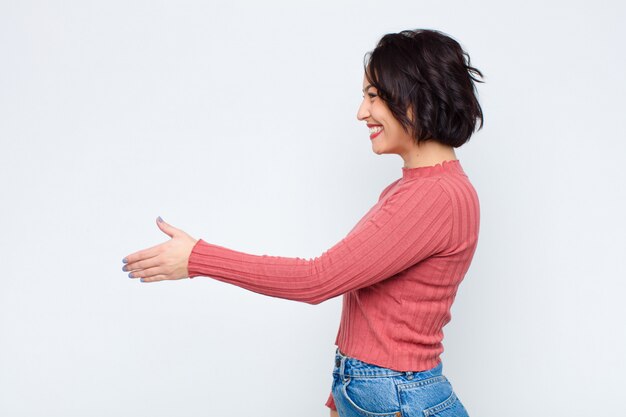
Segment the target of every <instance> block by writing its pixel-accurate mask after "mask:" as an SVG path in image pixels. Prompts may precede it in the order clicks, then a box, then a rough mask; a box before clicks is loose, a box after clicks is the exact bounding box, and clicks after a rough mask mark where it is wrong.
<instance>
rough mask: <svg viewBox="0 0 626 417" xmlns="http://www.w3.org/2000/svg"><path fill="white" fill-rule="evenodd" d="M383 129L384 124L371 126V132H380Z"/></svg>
mask: <svg viewBox="0 0 626 417" xmlns="http://www.w3.org/2000/svg"><path fill="white" fill-rule="evenodd" d="M381 130H383V127H382V126H374V127H370V134H372V133H376V132H380V131H381Z"/></svg>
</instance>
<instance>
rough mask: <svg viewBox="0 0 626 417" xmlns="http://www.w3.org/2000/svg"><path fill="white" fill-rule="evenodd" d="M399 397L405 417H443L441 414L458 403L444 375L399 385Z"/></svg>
mask: <svg viewBox="0 0 626 417" xmlns="http://www.w3.org/2000/svg"><path fill="white" fill-rule="evenodd" d="M398 396H399V398H400V405H401V407H402V415H403V417H429V416H440V415H441V416H443V415H444V414H440V413H442V412H443V411H444V410H446V409H447V408H449V407H451V406H453V405H454V403H455V401H457V398H456V395H455V393H454V391H453V390H452V385H451V384H450V382H449V381H448V379H447V378H446V377H445V376H444V375H437V376H434V377H431V378H426V379H422V380H419V381H414V382H408V383H401V384H398ZM459 404H460V403H459ZM450 415H451V416H452V415H453V416H455V417H456V415H454V414H450ZM462 415H463V414H460V415H459V416H462ZM445 416H446V417H447V416H448V414H445Z"/></svg>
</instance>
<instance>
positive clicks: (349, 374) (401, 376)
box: [332, 348, 469, 417]
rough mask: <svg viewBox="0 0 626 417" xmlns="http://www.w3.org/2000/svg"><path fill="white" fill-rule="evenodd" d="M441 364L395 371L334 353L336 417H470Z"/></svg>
mask: <svg viewBox="0 0 626 417" xmlns="http://www.w3.org/2000/svg"><path fill="white" fill-rule="evenodd" d="M442 369H443V363H441V362H440V363H439V365H437V366H435V367H434V368H431V369H427V370H425V371H415V372H413V371H405V372H401V371H394V370H392V369H388V368H382V367H380V366H376V365H371V364H369V363H365V362H362V361H360V360H358V359H356V358H352V357H350V356H346V355H344V354H343V353H342V352H341V351H340V350H339V348H337V350H336V353H335V367H334V369H333V388H332V393H333V398H334V400H335V406H336V407H337V412H338V413H339V417H357V416H358V417H363V416H365V417H429V416H436V417H469V416H468V414H467V411H466V410H465V407H464V406H463V404H462V403H461V400H459V398H458V397H457V396H456V394H455V393H454V391H453V389H452V385H451V384H450V382H449V381H448V379H447V378H446V377H445V376H444V375H443V374H442V373H441V371H442Z"/></svg>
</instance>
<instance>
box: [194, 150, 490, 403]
mask: <svg viewBox="0 0 626 417" xmlns="http://www.w3.org/2000/svg"><path fill="white" fill-rule="evenodd" d="M479 226H480V210H479V201H478V195H477V194H476V191H475V189H474V187H473V186H472V184H471V183H470V181H469V178H468V177H467V175H466V174H465V172H464V171H463V169H462V167H461V164H460V161H459V160H458V159H455V160H451V161H444V162H442V163H439V164H437V165H432V166H426V167H418V168H404V167H403V168H402V176H401V177H400V178H399V179H397V180H395V181H394V182H392V183H391V184H389V185H388V186H387V187H385V189H384V190H383V191H382V193H381V194H380V197H379V200H378V202H377V203H376V204H375V205H374V206H373V207H372V208H371V209H370V210H369V211H368V212H367V213H366V214H365V216H363V218H362V219H361V220H360V221H359V222H358V223H357V224H356V225H355V226H354V228H353V229H352V230H351V231H350V232H349V233H348V234H347V235H346V237H345V238H343V239H342V240H341V241H339V242H338V243H337V244H335V245H334V246H333V247H331V248H330V249H328V250H327V251H325V252H323V253H322V254H321V255H320V256H319V257H316V258H313V259H303V258H286V257H278V256H269V255H253V254H248V253H244V252H239V251H236V250H232V249H228V248H225V247H223V246H218V245H214V244H210V243H207V242H205V241H204V240H202V239H200V240H198V242H197V243H196V245H195V246H194V248H193V250H192V252H191V255H190V257H189V263H188V270H189V276H190V277H195V276H200V275H202V276H208V277H212V278H215V279H217V280H220V281H223V282H228V283H230V284H234V285H237V286H239V287H242V288H246V289H248V290H250V291H254V292H257V293H260V294H265V295H269V296H272V297H279V298H285V299H289V300H295V301H302V302H306V303H309V304H318V303H321V302H323V301H325V300H328V299H330V298H333V297H336V296H338V295H342V294H343V307H342V313H341V321H340V325H339V331H338V333H337V337H336V340H335V344H336V345H337V346H338V347H339V349H340V350H341V351H342V352H343V353H344V354H346V355H348V356H351V357H354V358H357V359H359V360H362V361H364V362H367V363H370V364H373V365H378V366H382V367H385V368H391V369H395V370H398V371H421V370H425V369H430V368H432V367H434V366H436V365H437V364H438V363H439V362H440V358H439V355H440V354H441V353H442V352H443V344H442V340H443V331H442V328H443V327H444V326H445V325H446V324H447V323H448V322H449V321H450V319H451V315H450V307H451V305H452V302H453V301H454V298H455V296H456V292H457V288H458V286H459V284H460V283H461V281H462V280H463V278H464V276H465V274H466V272H467V270H468V269H469V266H470V263H471V261H472V258H473V256H474V252H475V250H476V246H477V243H478V232H479ZM326 405H327V406H328V407H330V408H331V409H336V408H335V405H334V401H333V397H332V394H331V395H330V396H329V397H328V400H327V402H326Z"/></svg>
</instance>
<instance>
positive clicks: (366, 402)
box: [341, 377, 402, 417]
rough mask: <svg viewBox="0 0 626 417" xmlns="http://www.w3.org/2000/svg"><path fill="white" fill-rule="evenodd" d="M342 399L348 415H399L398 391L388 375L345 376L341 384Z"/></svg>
mask: <svg viewBox="0 0 626 417" xmlns="http://www.w3.org/2000/svg"><path fill="white" fill-rule="evenodd" d="M341 394H342V399H343V400H345V401H344V404H345V406H346V407H347V408H349V409H350V411H351V413H350V414H349V415H359V416H367V417H400V416H402V414H401V412H400V402H399V399H398V391H397V389H396V385H395V383H394V381H393V379H392V378H390V377H365V378H354V377H347V378H346V379H345V380H344V381H343V383H342V384H341Z"/></svg>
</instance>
